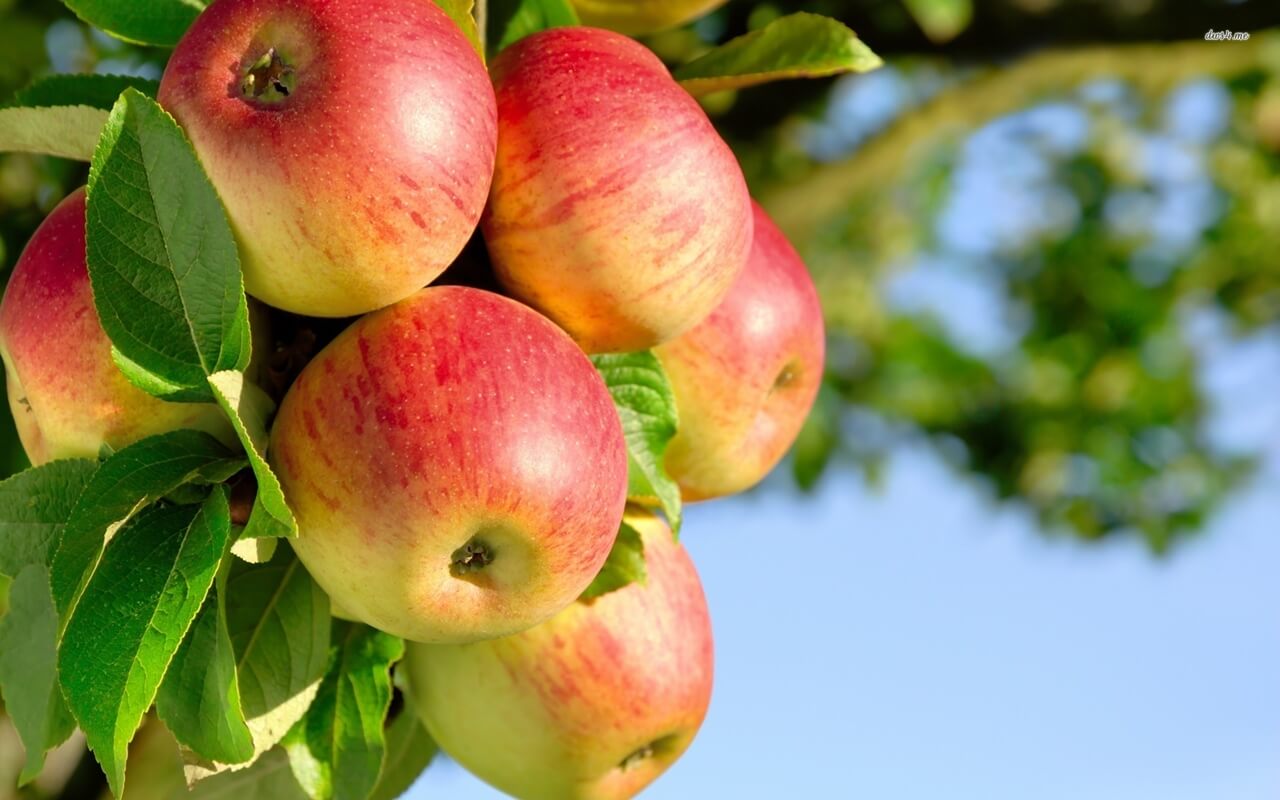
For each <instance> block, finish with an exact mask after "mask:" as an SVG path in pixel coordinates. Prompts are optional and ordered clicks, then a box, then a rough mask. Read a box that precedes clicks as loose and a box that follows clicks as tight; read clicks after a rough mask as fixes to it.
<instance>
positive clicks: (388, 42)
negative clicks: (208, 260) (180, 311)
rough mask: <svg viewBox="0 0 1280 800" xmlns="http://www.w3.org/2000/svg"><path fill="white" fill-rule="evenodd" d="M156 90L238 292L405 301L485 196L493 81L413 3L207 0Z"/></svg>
mask: <svg viewBox="0 0 1280 800" xmlns="http://www.w3.org/2000/svg"><path fill="white" fill-rule="evenodd" d="M159 100H160V103H161V104H162V105H163V106H164V107H165V108H166V109H167V110H168V111H169V112H170V113H172V114H173V116H174V117H175V118H176V119H177V120H178V122H179V123H181V125H182V127H183V128H184V129H185V130H186V133H187V135H188V136H189V137H190V138H191V143H192V145H193V146H194V147H195V150H196V153H197V155H199V157H200V160H201V162H202V163H203V164H204V168H205V170H206V171H207V172H208V174H209V178H210V179H211V180H212V181H213V184H214V186H215V187H216V188H217V190H218V194H219V195H220V196H221V198H222V201H223V203H224V205H225V206H226V209H227V215H228V217H229V218H230V221H231V225H232V228H233V230H234V231H235V233H236V238H237V240H238V242H239V245H240V253H241V258H242V261H243V268H244V281H245V288H246V289H247V290H248V292H249V293H250V294H252V295H253V296H255V297H257V298H259V299H260V300H262V301H264V302H266V303H268V304H270V305H273V306H276V307H277V308H282V309H285V310H287V311H293V312H296V313H299V314H307V315H310V316H319V317H342V316H351V315H355V314H360V313H364V312H367V311H370V310H372V309H376V308H381V307H383V306H386V305H390V304H391V303H394V302H396V301H397V300H401V299H403V298H405V297H407V296H409V295H410V294H412V293H413V292H414V291H416V290H418V289H420V288H421V287H422V286H424V285H426V284H427V283H429V282H430V281H431V280H432V279H433V278H435V277H436V276H437V275H439V274H440V273H441V272H443V271H444V269H445V267H447V266H448V265H449V263H450V262H451V261H452V260H453V258H454V257H455V256H456V255H457V254H458V252H459V251H461V250H462V247H463V245H464V244H466V242H467V239H468V238H469V237H470V235H471V233H472V232H473V231H474V230H475V228H476V224H477V222H478V220H479V218H480V213H481V210H482V209H483V207H484V203H485V198H486V196H487V195H488V191H489V182H490V179H491V178H492V175H493V159H494V148H495V146H496V145H495V137H496V135H497V127H496V124H497V123H496V118H495V109H494V100H493V89H492V86H491V85H490V83H489V80H488V75H487V74H486V73H485V69H484V65H483V64H482V63H481V61H480V58H479V56H478V55H477V54H476V51H475V50H474V49H473V48H472V46H471V45H470V43H469V42H468V41H467V39H466V38H465V37H464V36H463V34H462V32H461V31H460V30H459V29H458V28H457V26H456V25H455V24H454V23H453V22H452V21H451V20H450V19H449V18H448V17H447V16H445V14H444V12H443V11H441V10H440V9H439V8H438V7H437V6H436V5H435V4H434V3H431V2H424V1H423V0H217V2H215V3H213V4H212V5H210V6H209V7H208V8H207V9H205V11H204V12H203V13H201V15H200V16H199V17H198V18H197V19H196V21H195V23H194V24H193V25H192V26H191V29H190V30H189V31H188V32H187V33H186V35H185V36H184V37H183V38H182V40H181V41H180V42H179V43H178V46H177V49H176V50H174V53H173V56H172V57H171V58H170V59H169V64H168V66H167V68H166V69H165V72H164V77H163V80H162V81H161V83H160V93H159Z"/></svg>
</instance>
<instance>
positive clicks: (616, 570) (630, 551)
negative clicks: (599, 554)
mask: <svg viewBox="0 0 1280 800" xmlns="http://www.w3.org/2000/svg"><path fill="white" fill-rule="evenodd" d="M647 577H648V573H647V572H646V571H645V567H644V539H642V538H641V537H640V531H638V530H636V529H635V528H633V527H631V526H630V525H628V524H627V523H625V522H624V523H622V527H620V528H618V538H616V539H614V540H613V549H611V550H610V551H609V557H608V558H606V559H605V562H604V566H603V567H601V568H600V572H599V574H597V575H596V577H595V580H593V581H591V585H589V586H588V587H587V588H586V591H584V592H583V593H582V596H581V597H579V598H578V599H579V600H584V601H590V600H594V599H596V598H597V597H599V596H600V595H602V594H608V593H609V592H612V591H614V590H615V589H621V588H622V587H623V586H626V585H627V584H629V583H633V582H634V583H644V582H645V579H646V578H647Z"/></svg>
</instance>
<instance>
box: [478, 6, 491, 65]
mask: <svg viewBox="0 0 1280 800" xmlns="http://www.w3.org/2000/svg"><path fill="white" fill-rule="evenodd" d="M475 12H476V36H477V37H478V38H479V39H480V52H481V53H484V52H485V50H486V49H487V43H486V41H485V33H486V31H485V27H486V26H487V25H488V24H489V3H488V0H476V5H475Z"/></svg>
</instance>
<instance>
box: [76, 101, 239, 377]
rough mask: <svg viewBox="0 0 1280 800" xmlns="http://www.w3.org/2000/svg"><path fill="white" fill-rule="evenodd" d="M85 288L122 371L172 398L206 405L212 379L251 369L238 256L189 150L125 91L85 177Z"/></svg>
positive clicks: (157, 114)
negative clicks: (90, 292) (225, 372)
mask: <svg viewBox="0 0 1280 800" xmlns="http://www.w3.org/2000/svg"><path fill="white" fill-rule="evenodd" d="M86 220H87V223H86V235H87V237H88V245H87V256H88V264H89V280H90V283H91V284H92V287H93V300H94V305H95V306H96V307H97V310H98V316H99V317H100V318H101V321H102V327H103V328H104V329H105V330H106V332H107V335H108V336H109V337H110V338H111V343H112V356H113V357H114V358H115V361H116V364H117V366H119V367H120V369H121V370H122V371H123V372H124V373H125V375H126V376H128V378H129V380H131V381H132V382H133V383H135V384H136V385H137V386H139V387H140V388H141V389H143V390H144V391H147V392H150V393H151V394H154V395H157V396H159V397H163V398H165V399H167V400H175V401H187V402H211V401H213V399H214V396H213V391H212V390H211V389H210V387H209V383H208V380H207V378H208V376H209V375H212V374H214V373H216V372H221V371H223V370H242V369H244V368H245V367H246V366H247V365H248V363H249V355H250V352H249V351H250V347H251V345H250V334H249V307H248V301H247V300H246V298H245V294H244V287H243V284H242V282H241V278H240V257H239V255H238V253H237V251H236V243H235V239H234V238H233V236H232V234H231V226H230V224H229V223H228V222H227V216H226V212H225V211H224V210H223V208H222V203H221V201H219V199H218V195H217V193H216V192H215V191H214V189H213V186H212V185H211V184H210V183H209V179H208V178H207V177H206V176H205V173H204V169H203V168H202V167H201V166H200V162H199V161H198V160H197V159H196V155H195V151H194V150H192V149H191V143H190V142H188V141H187V138H186V136H185V135H184V134H183V133H182V130H181V129H180V128H179V127H178V124H177V123H176V122H174V121H173V118H172V117H170V116H169V114H168V113H166V112H165V110H164V109H162V108H160V106H159V105H157V104H156V102H155V101H154V100H152V99H151V98H149V97H147V96H146V95H144V94H142V93H141V92H139V91H137V90H136V89H126V90H125V91H124V93H123V94H121V95H120V99H119V100H118V101H117V102H116V104H115V107H114V108H113V109H112V110H111V114H110V116H109V117H108V119H107V124H106V127H105V128H104V129H103V132H102V138H101V140H100V141H99V142H98V147H97V149H96V150H95V151H94V154H93V162H92V164H91V165H90V168H89V190H88V211H87V214H86Z"/></svg>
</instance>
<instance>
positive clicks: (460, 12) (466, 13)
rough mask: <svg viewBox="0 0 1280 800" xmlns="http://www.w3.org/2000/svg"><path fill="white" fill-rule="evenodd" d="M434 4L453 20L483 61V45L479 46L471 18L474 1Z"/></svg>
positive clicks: (446, 0) (439, 0)
mask: <svg viewBox="0 0 1280 800" xmlns="http://www.w3.org/2000/svg"><path fill="white" fill-rule="evenodd" d="M435 4H436V5H438V6H440V9H441V10H442V11H444V13H445V14H447V15H448V17H449V19H451V20H453V23H454V24H455V25H457V26H458V28H459V29H460V30H461V31H462V35H463V36H466V37H467V41H469V42H471V46H472V47H474V48H475V49H476V53H478V54H479V56H480V60H481V61H483V60H484V45H483V44H481V42H480V32H479V31H478V30H477V29H476V18H475V17H474V16H472V10H473V9H474V8H475V2H474V0H435Z"/></svg>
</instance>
